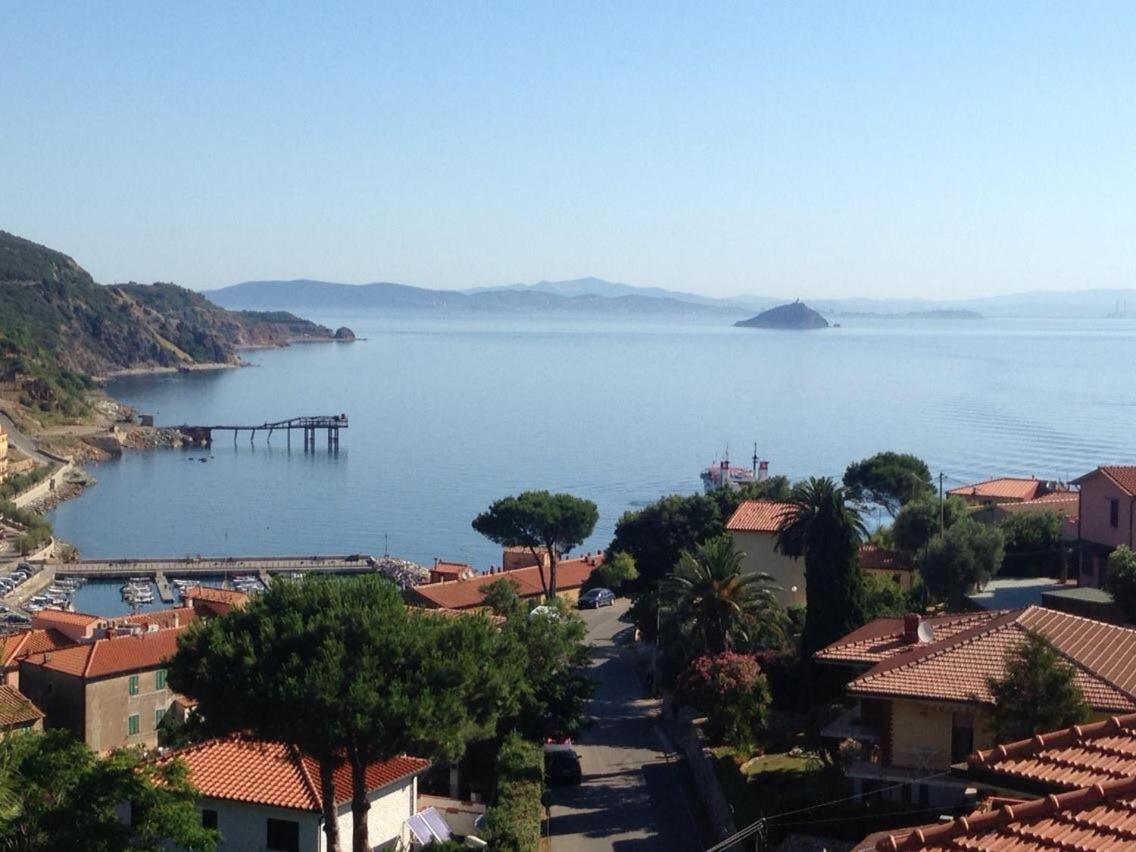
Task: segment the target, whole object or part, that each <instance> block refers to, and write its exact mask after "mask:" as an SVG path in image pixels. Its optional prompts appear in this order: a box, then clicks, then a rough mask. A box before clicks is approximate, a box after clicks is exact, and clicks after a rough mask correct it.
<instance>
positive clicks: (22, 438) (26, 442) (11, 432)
mask: <svg viewBox="0 0 1136 852" xmlns="http://www.w3.org/2000/svg"><path fill="white" fill-rule="evenodd" d="M0 426H3V427H4V431H5V432H7V433H8V443H9V444H10V445H11V446H13V447H15V448H16V449H17V450H19V451H20V452H21V453H23V454H24V455H25V456H28V457H29V458H34V459H38V460H39V461H41V462H43V463H45V464H53V463H54V462H53V461H52V460H51V459H50V458H48V457H47V456H45V455H44V454H43V453H41V452H40V451H39V448H38V447H36V445H35V441H33V440H32V439H31V438H29V437H28V436H27V435H25V434H24V433H23V432H21V431H19V430H18V429H17V428H16V424H15V423H14V422H13V421H12V418H11V417H9V416H8V415H7V414H5V413H4V412H3V411H0Z"/></svg>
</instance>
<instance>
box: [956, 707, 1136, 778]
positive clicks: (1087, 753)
mask: <svg viewBox="0 0 1136 852" xmlns="http://www.w3.org/2000/svg"><path fill="white" fill-rule="evenodd" d="M967 765H968V766H969V767H970V769H971V771H973V772H975V773H980V774H981V775H982V776H983V777H984V778H989V777H991V776H994V777H997V778H999V779H1000V780H1002V781H1004V782H1007V783H1012V782H1014V781H1024V782H1027V783H1029V784H1031V785H1043V786H1046V787H1051V788H1053V789H1057V790H1071V789H1076V788H1078V787H1088V786H1089V785H1091V784H1100V783H1103V782H1105V781H1114V780H1116V779H1119V778H1136V713H1133V714H1129V715H1126V716H1113V717H1112V718H1111V719H1107V720H1105V721H1103V722H1095V723H1093V724H1089V725H1075V726H1073V727H1071V728H1063V729H1061V730H1059V731H1052V732H1049V733H1045V734H1039V735H1038V736H1036V737H1032V738H1030V739H1028V740H1019V741H1018V742H1014V743H1007V744H1005V745H1000V746H998V747H997V748H992V749H989V750H987V751H980V752H976V753H975V754H972V755H971V756H970V758H969V759H968V760H967Z"/></svg>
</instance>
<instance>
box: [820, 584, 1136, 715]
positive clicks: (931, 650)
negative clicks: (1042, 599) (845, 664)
mask: <svg viewBox="0 0 1136 852" xmlns="http://www.w3.org/2000/svg"><path fill="white" fill-rule="evenodd" d="M1027 630H1035V631H1037V632H1038V633H1041V634H1042V635H1043V636H1045V637H1046V638H1047V639H1048V640H1049V641H1050V642H1052V643H1053V646H1054V647H1055V648H1056V649H1057V651H1058V652H1059V653H1060V654H1061V655H1062V656H1063V657H1065V658H1066V660H1067V661H1068V662H1069V663H1071V664H1072V665H1073V669H1074V672H1075V678H1076V682H1077V685H1078V686H1079V687H1080V688H1081V691H1082V693H1083V694H1084V696H1085V701H1087V702H1088V703H1089V705H1090V706H1092V707H1093V708H1094V709H1096V710H1098V711H1103V712H1121V713H1127V712H1131V711H1133V710H1136V630H1132V629H1129V628H1125V627H1117V626H1115V625H1112V624H1105V623H1103V622H1100V621H1093V620H1091V619H1088V618H1081V617H1079V616H1076V615H1069V614H1067V613H1063V612H1057V611H1055V610H1049V609H1043V608H1042V607H1036V606H1031V607H1028V608H1027V609H1024V610H1018V611H1016V612H1006V613H1000V614H996V615H995V617H994V618H991V619H989V620H988V621H986V622H984V623H979V624H977V625H976V626H974V627H972V628H970V629H968V630H963V631H961V632H958V633H956V634H955V635H954V636H952V637H951V638H950V639H945V640H944V639H940V638H939V637H936V639H935V641H933V642H930V643H927V644H925V645H919V646H916V647H915V648H914V649H913V650H911V651H909V652H907V653H903V654H893V655H892V656H890V657H888V658H886V659H884V660H883V661H882V662H879V663H877V664H876V665H875V666H874V667H873V668H871V669H869V670H868V671H867V672H865V673H864V674H862V675H861V676H860V677H858V678H856V679H855V680H853V681H852V682H851V683H850V684H849V685H848V692H849V694H852V695H859V696H877V697H903V698H916V699H927V700H939V701H952V702H961V703H989V702H990V701H991V700H992V698H991V695H990V692H989V689H988V688H987V679H988V678H992V677H993V678H997V677H1000V676H1001V675H1002V674H1003V672H1004V670H1005V668H1004V667H1005V660H1006V656H1007V655H1008V654H1009V653H1010V652H1011V651H1012V650H1013V649H1014V648H1015V647H1016V646H1017V645H1018V644H1019V643H1020V642H1021V641H1022V638H1023V636H1024V634H1025V632H1026V631H1027ZM827 650H828V649H825V651H827ZM821 653H824V652H823V651H822V652H821Z"/></svg>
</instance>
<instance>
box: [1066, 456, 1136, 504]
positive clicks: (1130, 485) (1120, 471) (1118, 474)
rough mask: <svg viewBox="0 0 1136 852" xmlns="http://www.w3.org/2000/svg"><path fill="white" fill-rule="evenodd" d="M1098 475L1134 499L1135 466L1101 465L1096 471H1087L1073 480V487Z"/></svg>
mask: <svg viewBox="0 0 1136 852" xmlns="http://www.w3.org/2000/svg"><path fill="white" fill-rule="evenodd" d="M1098 474H1103V475H1104V476H1107V477H1108V478H1109V479H1111V480H1112V481H1113V483H1114V484H1115V485H1116V487H1117V488H1119V489H1120V490H1121V491H1123V492H1125V493H1126V494H1128V495H1130V496H1133V497H1136V465H1131V464H1110V465H1101V466H1100V467H1098V468H1097V469H1096V470H1092V471H1089V472H1088V473H1086V474H1085V475H1084V476H1080V477H1078V478H1076V479H1074V480H1073V483H1074V484H1075V485H1080V484H1081V483H1083V482H1085V481H1086V480H1088V479H1092V478H1093V477H1094V476H1097V475H1098Z"/></svg>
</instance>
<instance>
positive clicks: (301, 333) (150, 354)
mask: <svg viewBox="0 0 1136 852" xmlns="http://www.w3.org/2000/svg"><path fill="white" fill-rule="evenodd" d="M331 337H332V332H331V331H330V330H328V329H326V328H324V327H323V326H318V325H316V324H314V323H311V322H308V321H306V320H301V319H299V318H298V317H295V316H293V315H291V314H274V315H260V314H249V313H245V312H240V313H236V312H231V311H227V310H224V309H223V308H219V307H217V306H216V305H214V304H213V303H212V302H210V301H209V300H208V299H206V298H205V297H204V296H202V295H201V294H199V293H195V292H193V291H192V290H187V289H185V288H184V287H178V286H176V285H174V284H151V285H141V284H126V285H118V286H113V287H106V286H102V285H100V284H97V283H95V281H94V279H92V278H91V276H90V275H89V274H88V273H87V272H86V270H84V269H83V268H82V267H80V266H79V265H78V264H77V263H76V262H75V261H74V260H72V259H71V258H70V257H68V256H67V255H65V254H61V253H60V252H57V251H53V250H52V249H49V248H45V247H44V246H41V245H38V244H36V243H33V242H31V241H29V240H25V239H22V238H20V237H17V236H14V235H12V234H9V233H6V232H4V231H0V392H2V393H5V394H8V395H12V396H14V398H15V399H17V400H18V401H19V402H20V403H21V404H23V405H25V406H27V407H29V408H32V409H35V410H38V411H40V412H43V413H51V414H60V415H63V416H69V417H70V416H79V415H81V414H82V413H83V412H84V411H85V410H86V403H85V400H84V395H85V393H86V391H87V390H89V389H90V388H91V387H92V385H93V379H92V377H94V376H102V375H107V374H108V373H112V372H114V371H116V370H123V369H129V368H134V367H179V366H190V365H194V364H203V363H222V364H236V363H238V362H239V358H238V356H237V348H238V347H241V346H271V345H279V344H283V343H287V342H290V341H292V340H295V339H330V338H331Z"/></svg>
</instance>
